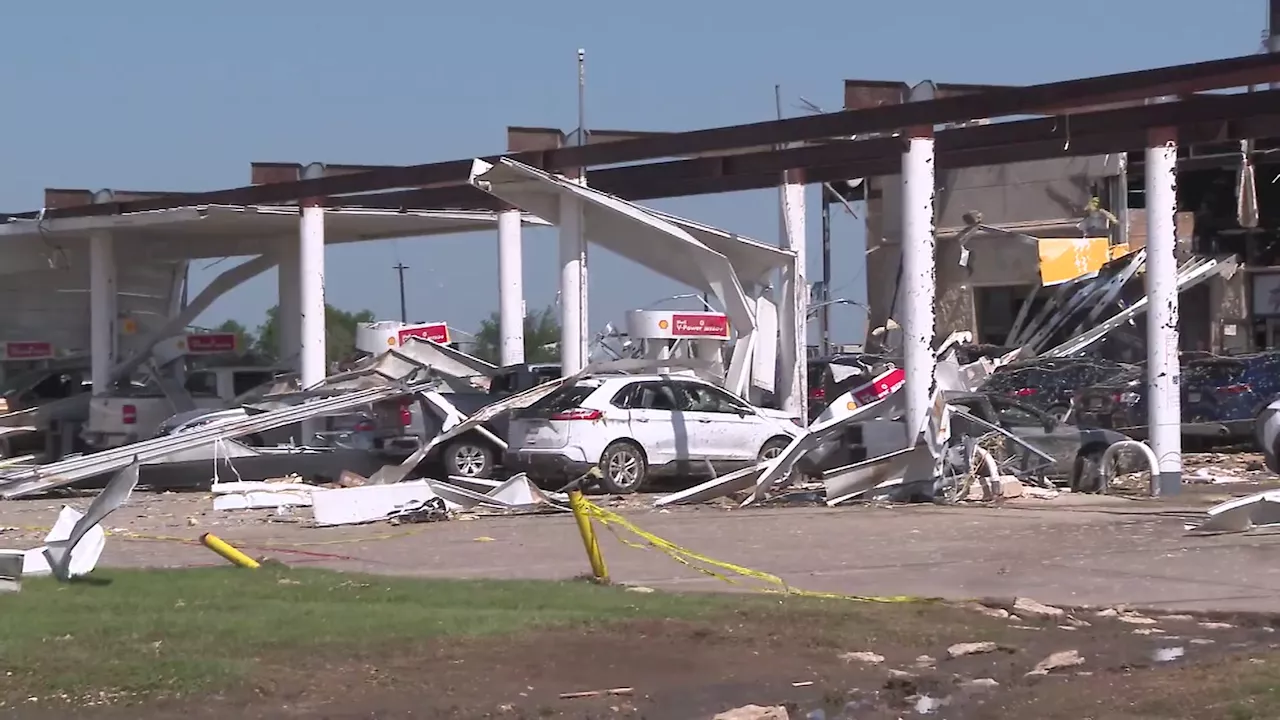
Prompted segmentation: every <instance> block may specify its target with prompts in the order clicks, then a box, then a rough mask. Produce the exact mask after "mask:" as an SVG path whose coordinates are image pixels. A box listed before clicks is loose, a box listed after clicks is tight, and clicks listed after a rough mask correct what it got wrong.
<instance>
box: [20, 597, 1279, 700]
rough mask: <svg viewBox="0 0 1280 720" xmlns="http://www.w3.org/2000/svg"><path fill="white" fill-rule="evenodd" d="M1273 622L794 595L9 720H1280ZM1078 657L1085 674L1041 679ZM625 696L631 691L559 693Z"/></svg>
mask: <svg viewBox="0 0 1280 720" xmlns="http://www.w3.org/2000/svg"><path fill="white" fill-rule="evenodd" d="M993 614H998V613H993ZM877 617H880V618H881V619H883V620H886V621H887V620H888V619H889V618H890V617H892V618H894V621H893V622H892V623H890V622H883V623H876V622H874V621H875V620H876V619H877ZM1135 618H1143V619H1141V620H1139V619H1135ZM869 621H872V622H869ZM1151 621H1154V622H1151ZM1206 622H1207V623H1209V624H1208V625H1205V624H1204V623H1206ZM1272 625H1273V620H1272V619H1271V618H1263V617H1256V616H1231V617H1218V618H1214V619H1211V620H1206V619H1203V618H1198V617H1197V618H1190V617H1187V616H1172V617H1157V616H1155V615H1147V614H1141V615H1139V614H1126V613H1125V612H1121V613H1117V614H1115V615H1112V614H1111V611H1107V612H1106V613H1105V614H1104V616H1101V617H1099V616H1098V615H1096V614H1095V613H1094V612H1092V611H1078V612H1074V613H1072V614H1071V615H1063V616H1060V617H1026V618H1018V617H1011V618H999V617H990V616H988V615H983V614H981V613H979V612H976V611H974V610H972V609H957V608H947V607H941V606H918V607H897V608H893V607H891V606H883V607H875V606H857V607H855V608H854V609H853V610H852V611H851V612H849V613H847V614H841V613H832V612H830V610H829V609H823V610H822V611H819V610H817V609H814V608H812V607H805V606H803V605H796V604H792V603H790V602H788V603H783V604H780V606H779V607H778V608H776V609H775V608H765V607H761V608H751V609H747V610H742V611H739V612H734V613H727V614H721V615H716V616H714V617H713V618H709V619H705V620H680V621H676V620H640V621H634V622H627V623H624V624H616V625H585V626H584V625H579V626H574V627H562V628H556V629H548V630H540V631H531V632H524V633H521V634H519V635H516V636H508V637H481V638H471V639H464V640H458V639H451V640H447V641H446V640H440V641H431V642H426V643H422V644H419V645H416V646H411V647H396V648H388V649H386V650H385V651H381V652H368V653H365V654H364V655H362V656H340V657H339V656H333V657H322V658H317V657H289V656H284V655H282V656H279V657H263V658H261V662H260V667H261V668H262V670H261V671H260V672H257V673H255V675H254V676H253V681H252V683H250V684H249V685H247V686H243V687H238V688H236V689H235V690H233V691H229V692H226V693H222V694H218V695H213V696H206V697H190V698H181V699H174V698H168V699H166V698H157V699H150V700H147V701H145V702H132V703H129V702H127V701H128V698H125V699H123V700H124V701H125V704H116V705H109V706H99V707H84V706H68V705H67V704H62V703H59V704H57V705H51V704H50V702H49V701H48V700H42V701H37V702H26V703H21V704H20V705H19V707H16V708H8V710H10V714H9V715H8V717H21V718H24V719H25V718H54V717H57V718H65V717H85V718H103V719H105V720H116V719H120V720H123V719H124V718H131V719H132V718H136V719H141V720H158V719H159V718H187V719H197V720H198V719H201V718H215V717H216V718H222V717H237V718H281V717H285V718H289V717H296V718H355V717H361V718H369V717H377V718H396V717H428V718H516V719H523V718H570V717H572V718H618V717H635V718H661V719H662V720H681V719H682V718H691V719H692V718H699V719H706V718H710V717H712V716H713V715H714V714H715V713H717V712H721V711H724V710H726V709H729V708H733V707H737V706H741V705H745V704H749V703H755V704H760V705H777V704H787V705H788V706H789V708H790V709H791V710H792V713H791V716H792V717H793V718H806V717H810V718H817V717H827V718H839V717H857V718H859V720H868V719H879V718H899V717H908V716H922V717H923V716H927V715H929V714H934V715H937V716H941V717H947V718H1024V717H1030V716H1032V715H1034V716H1035V717H1039V718H1063V720H1066V719H1067V718H1073V719H1074V718H1079V717H1094V718H1101V717H1107V718H1117V719H1119V718H1168V717H1187V718H1195V717H1239V718H1252V717H1259V718H1261V717H1273V716H1274V714H1272V715H1261V714H1249V713H1252V712H1253V710H1254V709H1256V708H1259V707H1260V708H1263V710H1265V711H1268V712H1271V711H1274V710H1275V709H1276V707H1271V708H1270V709H1269V710H1268V709H1267V705H1266V703H1267V702H1270V700H1269V699H1268V698H1269V697H1270V696H1268V695H1267V693H1268V692H1272V693H1274V691H1269V690H1267V688H1269V687H1273V686H1275V684H1276V683H1275V682H1274V680H1275V679H1276V678H1275V677H1270V676H1268V675H1267V673H1268V672H1271V671H1272V667H1271V665H1269V664H1268V663H1274V662H1277V661H1280V653H1277V652H1276V647H1277V646H1276V644H1275V642H1276V638H1275V632H1274V631H1273V630H1272ZM1068 628H1071V629H1068ZM962 642H966V643H979V642H981V643H990V644H993V645H994V648H992V647H990V646H984V649H983V650H982V651H980V652H976V653H972V654H964V655H960V656H959V657H955V658H950V657H949V656H948V655H949V654H948V648H949V647H951V646H952V645H955V644H956V643H962ZM1174 648H1180V651H1179V652H1180V654H1179V652H1175V651H1174V650H1173V649H1174ZM1070 650H1074V651H1076V652H1077V653H1078V654H1079V656H1080V657H1082V658H1083V664H1080V665H1078V666H1073V667H1065V668H1062V669H1057V670H1053V671H1050V672H1048V673H1047V674H1045V675H1032V676H1028V675H1027V673H1028V672H1029V671H1031V670H1032V669H1033V668H1034V667H1035V666H1036V665H1037V663H1040V662H1041V661H1042V660H1044V659H1045V658H1046V657H1048V656H1049V655H1051V654H1053V653H1059V652H1063V651H1070ZM1161 650H1163V651H1164V655H1163V656H1161V655H1159V654H1158V653H1159V651H1161ZM851 653H853V654H856V655H850V654H851ZM861 653H866V654H861ZM876 656H880V657H883V660H881V661H876ZM922 656H929V659H926V658H923V657H922ZM1241 668H1244V670H1243V671H1242V670H1241ZM619 688H630V689H631V690H630V692H626V693H621V694H617V695H608V694H602V695H600V696H598V697H587V698H577V699H562V698H561V697H560V696H561V694H562V693H573V692H584V691H605V690H610V689H619ZM1171 688H1175V689H1176V692H1171ZM1250 688H1253V689H1250ZM1224 691H1225V693H1226V694H1225V695H1224ZM1250 693H1253V694H1250ZM1271 699H1274V698H1271ZM117 702H120V700H117ZM1033 703H1034V712H1033V713H1032V715H1029V714H1028V711H1029V710H1030V709H1031V708H1032V704H1033ZM1242 703H1243V704H1242ZM1251 703H1252V704H1251ZM1171 708H1172V709H1175V710H1176V712H1173V711H1172V710H1171ZM944 709H945V712H943V710H944ZM921 710H926V711H929V712H926V713H923V714H921V713H920V712H919V711H921ZM817 711H821V712H822V713H823V714H822V715H817V714H816V712H817ZM1211 711H1212V712H1216V713H1217V714H1205V713H1211ZM1171 712H1172V714H1170V713H1171ZM811 713H813V714H811Z"/></svg>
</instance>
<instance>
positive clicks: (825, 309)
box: [818, 183, 831, 355]
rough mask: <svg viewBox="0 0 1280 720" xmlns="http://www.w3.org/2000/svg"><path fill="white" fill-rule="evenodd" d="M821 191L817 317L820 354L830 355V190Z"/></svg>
mask: <svg viewBox="0 0 1280 720" xmlns="http://www.w3.org/2000/svg"><path fill="white" fill-rule="evenodd" d="M819 189H820V190H821V191H822V295H821V297H819V298H818V302H820V303H822V314H821V315H819V316H818V327H819V329H820V332H821V336H822V341H821V347H822V354H823V355H830V354H831V303H830V301H831V194H830V193H831V190H830V189H829V188H828V187H827V185H826V184H825V183H824V184H823V185H821V186H820V187H819Z"/></svg>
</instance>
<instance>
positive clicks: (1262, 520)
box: [1185, 490, 1280, 533]
mask: <svg viewBox="0 0 1280 720" xmlns="http://www.w3.org/2000/svg"><path fill="white" fill-rule="evenodd" d="M1277 525H1280V490H1264V491H1262V492H1258V493H1254V494H1252V495H1246V496H1244V497H1238V498H1234V499H1231V500H1228V501H1226V502H1224V503H1219V504H1217V505H1214V506H1213V507H1211V508H1209V510H1208V512H1207V513H1206V517H1205V519H1204V520H1203V521H1201V522H1199V523H1196V524H1188V525H1186V526H1185V528H1186V529H1187V530H1189V531H1192V532H1199V533H1229V532H1230V533H1241V532H1248V531H1250V530H1253V529H1255V528H1269V527H1275V526H1277Z"/></svg>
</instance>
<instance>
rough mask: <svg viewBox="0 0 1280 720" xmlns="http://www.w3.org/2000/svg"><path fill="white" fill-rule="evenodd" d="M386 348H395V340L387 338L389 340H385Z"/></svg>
mask: <svg viewBox="0 0 1280 720" xmlns="http://www.w3.org/2000/svg"><path fill="white" fill-rule="evenodd" d="M387 346H388V347H395V346H396V339H395V338H393V337H389V338H387Z"/></svg>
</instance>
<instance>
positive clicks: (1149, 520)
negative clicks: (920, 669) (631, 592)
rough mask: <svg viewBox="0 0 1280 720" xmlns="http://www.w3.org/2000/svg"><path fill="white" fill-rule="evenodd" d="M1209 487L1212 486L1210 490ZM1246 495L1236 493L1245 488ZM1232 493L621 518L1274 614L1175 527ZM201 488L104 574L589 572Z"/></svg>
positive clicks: (111, 546) (18, 538) (914, 583)
mask: <svg viewBox="0 0 1280 720" xmlns="http://www.w3.org/2000/svg"><path fill="white" fill-rule="evenodd" d="M1215 490H1216V489H1215ZM1238 492H1239V491H1237V493H1238ZM1226 494H1227V493H1226V492H1225V491H1224V492H1213V493H1210V494H1205V493H1197V494H1192V493H1188V494H1187V495H1184V496H1183V497H1182V498H1180V502H1179V503H1174V502H1164V501H1153V500H1134V499H1125V498H1119V497H1099V496H1071V495H1064V496H1061V497H1059V498H1056V499H1053V500H1035V499H1029V498H1025V499H1019V500H1014V501H1010V502H1008V503H1006V504H1004V505H1002V506H998V507H997V506H986V505H964V506H956V507H937V506H929V505H910V506H894V507H871V506H852V507H842V508H836V509H828V508H825V507H820V506H819V507H813V506H803V507H768V508H758V509H748V510H737V509H728V507H727V506H725V505H703V506H694V507H680V508H675V509H672V510H669V511H656V510H653V509H652V508H650V507H648V504H647V503H646V502H645V501H644V500H643V499H640V498H635V499H632V500H630V501H628V502H627V503H626V505H625V506H622V507H619V508H617V509H618V510H619V511H620V512H622V513H623V514H624V515H625V516H626V517H628V518H629V519H631V520H632V521H633V522H635V523H636V524H638V525H639V526H640V527H642V528H644V529H646V530H649V531H651V532H653V533H655V534H657V535H659V536H661V537H663V538H666V539H668V540H670V541H672V542H675V543H678V544H681V545H683V546H685V547H688V548H690V549H692V550H694V551H697V552H700V553H703V554H705V555H708V556H711V557H714V558H717V559H721V560H725V561H728V562H733V563H737V564H740V565H745V566H747V567H751V568H754V569H758V570H762V571H766V572H772V573H775V574H777V575H779V576H781V577H782V578H783V579H784V580H785V581H786V582H788V583H789V584H791V585H793V586H795V587H798V588H803V589H807V590H818V591H829V592H841V593H848V594H859V595H897V594H909V595H919V596H930V597H933V596H943V597H952V598H965V597H990V596H1014V595H1021V596H1029V597H1033V598H1035V599H1037V600H1041V601H1043V602H1049V603H1063V604H1117V603H1127V604H1132V605H1139V606H1148V605H1149V606H1164V607H1170V608H1173V607H1177V608H1188V609H1192V608H1196V609H1231V610H1263V611H1280V536H1277V535H1276V534H1268V533H1265V532H1254V533H1249V534H1244V535H1226V536H1217V537H1197V536H1189V535H1187V534H1186V533H1185V532H1184V530H1183V523H1184V522H1185V521H1187V520H1189V519H1193V518H1194V517H1196V514H1197V512H1199V511H1200V510H1202V509H1203V508H1204V507H1206V506H1207V505H1208V504H1209V502H1211V501H1214V500H1220V499H1223V498H1225V496H1226ZM63 502H67V503H70V504H72V505H74V506H80V507H83V506H86V505H87V504H88V502H89V498H74V499H71V500H65V501H64V500H59V499H49V498H46V499H38V500H26V501H12V502H6V503H0V528H4V530H3V532H0V544H3V546H5V547H16V548H21V547H30V546H34V545H37V544H39V541H40V538H41V537H42V534H43V533H42V532H41V531H40V528H42V527H47V526H48V525H49V524H50V523H51V522H52V520H53V518H54V516H55V515H56V513H57V510H58V508H59V507H60V506H61V504H62V503H63ZM211 508H212V502H211V500H210V496H209V495H208V494H206V493H190V494H175V493H169V494H160V495H156V494H150V493H142V492H139V493H136V494H135V496H134V498H133V499H132V500H131V501H130V503H129V505H127V506H126V507H124V508H122V509H121V510H119V511H118V512H117V513H115V514H113V515H112V516H111V517H109V518H108V519H107V523H106V525H107V527H108V529H109V530H110V531H111V533H112V535H111V537H110V538H109V540H108V545H107V551H106V553H105V555H104V558H103V564H104V565H106V566H120V567H125V566H127V567H139V566H147V567H181V566H198V565H210V564H217V563H220V562H221V560H220V559H219V558H217V557H216V556H214V555H213V554H212V553H210V552H209V551H208V550H206V549H204V548H203V547H201V546H199V545H198V544H195V542H194V541H195V539H196V538H197V537H198V536H199V535H200V533H202V532H205V531H210V532H214V533H216V534H218V535H219V536H221V537H223V538H224V539H226V540H228V541H229V542H231V543H233V544H236V545H238V546H240V547H242V548H244V549H245V550H246V551H247V552H249V553H250V554H253V555H256V556H264V555H265V556H270V557H273V558H276V559H278V560H281V561H283V562H286V563H306V564H314V565H321V566H325V567H332V568H335V569H343V570H359V571H365V572H374V573H392V574H403V575H417V576H432V577H467V578H474V577H485V578H533V579H563V578H569V577H573V576H576V575H580V574H583V573H584V572H586V571H587V569H588V568H587V564H586V560H585V556H584V553H583V549H582V545H581V541H580V540H579V538H578V536H577V533H576V530H575V527H574V523H573V521H572V519H571V518H570V517H569V516H568V515H562V514H552V515H540V516H523V517H498V516H485V517H476V518H459V519H454V520H450V521H446V522H438V523H431V524H422V525H401V526H392V525H389V524H385V523H384V524H376V525H366V526H360V527H346V528H324V529H321V528H314V527H309V526H308V525H309V522H310V511H309V510H307V509H305V508H302V509H299V510H297V511H295V513H294V514H293V515H292V516H283V517H282V516H273V515H272V514H271V513H269V512H265V511H249V512H232V513H215V512H214V511H213V510H212V509H211ZM602 542H603V547H604V552H605V556H606V559H607V561H608V564H609V569H610V572H611V574H612V575H613V577H614V579H615V580H616V581H620V582H626V583H633V584H641V585H647V586H652V587H662V588H669V589H684V590H726V589H733V586H730V585H727V584H726V583H724V582H722V581H721V580H717V579H715V578H712V577H708V576H707V575H704V574H701V573H699V572H696V571H694V570H692V569H690V568H687V567H685V566H683V565H681V564H679V563H677V562H675V561H674V560H672V559H670V558H669V557H667V556H666V555H664V554H661V553H659V552H656V551H654V550H651V549H650V550H639V549H635V548H631V547H627V546H625V545H622V544H621V543H619V542H617V541H616V540H614V539H613V538H612V537H611V536H610V535H609V534H608V533H607V532H606V533H604V534H603V541H602Z"/></svg>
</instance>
